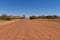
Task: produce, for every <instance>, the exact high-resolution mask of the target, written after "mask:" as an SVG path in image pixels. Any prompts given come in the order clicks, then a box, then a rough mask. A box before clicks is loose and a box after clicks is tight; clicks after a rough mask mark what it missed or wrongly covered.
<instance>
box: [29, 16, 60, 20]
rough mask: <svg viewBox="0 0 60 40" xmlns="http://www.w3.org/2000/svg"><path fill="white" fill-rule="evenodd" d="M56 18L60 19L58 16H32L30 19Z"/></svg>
mask: <svg viewBox="0 0 60 40" xmlns="http://www.w3.org/2000/svg"><path fill="white" fill-rule="evenodd" d="M56 18H60V17H58V16H56V15H53V16H30V17H29V19H56Z"/></svg>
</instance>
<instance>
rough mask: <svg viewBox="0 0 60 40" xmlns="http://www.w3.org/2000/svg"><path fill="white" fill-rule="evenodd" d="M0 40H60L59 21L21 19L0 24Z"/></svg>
mask: <svg viewBox="0 0 60 40" xmlns="http://www.w3.org/2000/svg"><path fill="white" fill-rule="evenodd" d="M0 40H60V23H59V22H52V21H46V20H29V19H25V20H24V19H23V20H20V21H16V22H14V23H10V24H8V25H4V26H2V27H1V28H0Z"/></svg>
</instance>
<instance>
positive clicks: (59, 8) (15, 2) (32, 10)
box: [0, 0, 60, 17]
mask: <svg viewBox="0 0 60 40" xmlns="http://www.w3.org/2000/svg"><path fill="white" fill-rule="evenodd" d="M3 13H5V14H8V15H19V16H20V15H26V16H27V17H28V16H31V15H36V16H38V15H60V0H0V15H1V14H3Z"/></svg>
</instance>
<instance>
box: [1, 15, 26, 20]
mask: <svg viewBox="0 0 60 40" xmlns="http://www.w3.org/2000/svg"><path fill="white" fill-rule="evenodd" d="M24 18H25V16H23V17H21V16H8V15H7V14H2V15H1V16H0V20H6V21H10V20H15V19H24Z"/></svg>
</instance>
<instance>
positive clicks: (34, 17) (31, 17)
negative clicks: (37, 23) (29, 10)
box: [29, 16, 37, 19]
mask: <svg viewBox="0 0 60 40" xmlns="http://www.w3.org/2000/svg"><path fill="white" fill-rule="evenodd" d="M29 19H37V17H36V16H30V17H29Z"/></svg>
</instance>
